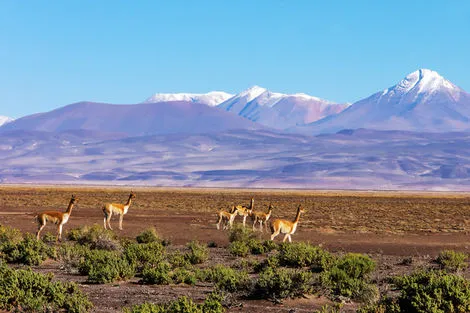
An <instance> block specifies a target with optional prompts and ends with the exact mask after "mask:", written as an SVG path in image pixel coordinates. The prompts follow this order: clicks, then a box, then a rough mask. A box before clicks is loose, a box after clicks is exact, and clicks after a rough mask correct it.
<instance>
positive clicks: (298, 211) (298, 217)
mask: <svg viewBox="0 0 470 313" xmlns="http://www.w3.org/2000/svg"><path fill="white" fill-rule="evenodd" d="M299 219H300V208H298V209H297V215H296V216H295V220H294V223H297V222H298V221H299Z"/></svg>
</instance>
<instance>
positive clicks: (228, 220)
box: [217, 206, 238, 230]
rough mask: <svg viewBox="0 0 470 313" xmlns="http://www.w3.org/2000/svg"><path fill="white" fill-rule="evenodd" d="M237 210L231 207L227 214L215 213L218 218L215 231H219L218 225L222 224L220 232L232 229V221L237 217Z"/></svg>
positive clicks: (224, 212)
mask: <svg viewBox="0 0 470 313" xmlns="http://www.w3.org/2000/svg"><path fill="white" fill-rule="evenodd" d="M237 212H238V209H237V208H236V207H235V206H233V207H232V209H231V210H230V212H227V211H225V210H220V211H219V212H217V217H218V218H219V219H218V220H217V229H220V223H222V222H223V223H224V224H223V226H222V230H224V229H226V228H230V229H232V225H233V220H234V219H235V216H237Z"/></svg>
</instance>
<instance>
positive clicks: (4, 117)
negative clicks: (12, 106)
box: [0, 115, 13, 126]
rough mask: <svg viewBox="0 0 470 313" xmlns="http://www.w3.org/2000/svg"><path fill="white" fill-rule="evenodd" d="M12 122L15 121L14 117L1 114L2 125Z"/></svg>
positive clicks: (0, 124)
mask: <svg viewBox="0 0 470 313" xmlns="http://www.w3.org/2000/svg"><path fill="white" fill-rule="evenodd" d="M10 122H13V119H12V118H11V117H8V116H2V115H0V126H2V125H3V124H6V123H10Z"/></svg>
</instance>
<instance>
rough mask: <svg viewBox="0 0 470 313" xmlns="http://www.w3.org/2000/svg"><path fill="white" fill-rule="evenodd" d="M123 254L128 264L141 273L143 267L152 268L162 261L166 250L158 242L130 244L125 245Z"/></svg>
mask: <svg viewBox="0 0 470 313" xmlns="http://www.w3.org/2000/svg"><path fill="white" fill-rule="evenodd" d="M123 254H124V257H125V258H126V260H127V261H128V262H129V264H132V265H134V266H135V268H136V270H137V271H138V272H141V271H142V269H143V267H144V266H150V267H152V266H155V265H156V264H158V263H160V262H161V261H162V260H164V258H165V256H166V250H165V247H164V246H163V245H162V244H161V243H160V242H150V243H144V244H137V243H132V244H128V245H126V247H125V249H124V253H123Z"/></svg>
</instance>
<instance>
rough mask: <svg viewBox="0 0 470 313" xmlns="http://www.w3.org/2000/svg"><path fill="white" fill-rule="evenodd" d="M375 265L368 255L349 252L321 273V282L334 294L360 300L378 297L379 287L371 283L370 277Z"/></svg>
mask: <svg viewBox="0 0 470 313" xmlns="http://www.w3.org/2000/svg"><path fill="white" fill-rule="evenodd" d="M375 266H376V265H375V262H374V261H373V260H372V259H370V258H369V257H368V256H366V255H361V254H356V253H349V254H346V255H345V256H343V257H341V258H339V259H337V260H336V261H335V262H334V263H333V265H332V266H331V267H330V268H328V269H327V270H326V271H324V272H323V273H321V282H322V285H323V286H325V287H327V288H328V289H329V290H330V291H331V292H332V293H333V294H334V295H341V296H344V297H349V298H352V299H356V300H359V301H363V300H367V299H368V298H370V299H376V298H377V297H378V289H377V288H376V287H375V286H373V285H370V284H369V277H368V276H369V274H370V273H371V272H372V271H374V269H375Z"/></svg>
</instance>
